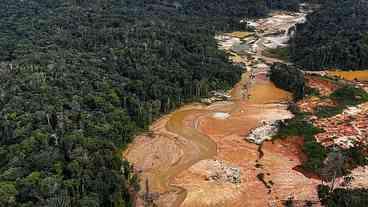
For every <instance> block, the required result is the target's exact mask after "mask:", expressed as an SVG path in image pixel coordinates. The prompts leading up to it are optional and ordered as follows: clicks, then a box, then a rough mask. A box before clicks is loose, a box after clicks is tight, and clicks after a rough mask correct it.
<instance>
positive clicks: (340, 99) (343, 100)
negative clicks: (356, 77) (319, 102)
mask: <svg viewBox="0 0 368 207" xmlns="http://www.w3.org/2000/svg"><path fill="white" fill-rule="evenodd" d="M330 98H331V99H332V100H333V101H334V102H335V103H336V106H323V107H318V108H317V109H316V115H317V116H318V117H332V116H335V115H337V114H341V113H342V112H343V110H344V109H345V108H346V107H347V106H355V105H358V104H361V103H364V102H366V101H368V93H367V92H365V91H364V90H363V89H361V88H358V87H355V86H353V85H346V86H343V87H341V88H339V89H337V90H336V91H334V92H333V93H332V94H331V95H330Z"/></svg>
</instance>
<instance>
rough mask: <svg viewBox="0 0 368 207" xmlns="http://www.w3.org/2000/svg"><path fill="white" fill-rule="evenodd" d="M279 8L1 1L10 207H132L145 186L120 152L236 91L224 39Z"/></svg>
mask: <svg viewBox="0 0 368 207" xmlns="http://www.w3.org/2000/svg"><path fill="white" fill-rule="evenodd" d="M282 2H284V1H282ZM290 2H291V3H292V2H295V3H296V1H292V0H290ZM270 3H272V5H268V4H270ZM279 4H281V2H278V3H277V2H276V1H264V0H254V1H241V0H232V1H207V0H206V1H192V0H178V1H170V0H167V1H161V0H126V1H125V0H123V1H122V0H90V1H83V0H27V1H23V0H13V1H1V2H0V63H1V64H0V206H7V207H8V206H9V207H12V206H17V207H18V206H19V207H20V206H22V207H26V206H27V207H28V206H60V205H61V204H62V206H73V207H82V206H88V207H94V206H109V207H110V206H114V207H123V206H130V205H131V202H132V201H131V200H130V195H129V192H132V191H133V190H137V188H138V187H139V186H138V181H137V177H136V176H134V175H132V174H131V171H132V167H131V166H130V165H129V164H128V163H127V162H126V161H122V160H121V158H120V154H119V152H120V149H123V148H125V147H126V145H127V143H129V142H130V141H131V139H132V136H133V135H134V134H136V133H138V132H140V131H142V130H145V129H147V127H148V125H149V124H150V123H151V122H152V121H153V120H154V119H155V118H157V117H159V116H160V115H161V114H163V113H166V112H169V111H170V110H173V109H174V108H175V107H177V106H179V105H180V104H182V103H185V102H187V101H192V100H195V99H198V98H200V97H202V96H206V95H207V93H208V91H210V90H214V89H226V88H230V87H231V86H232V85H233V84H234V83H235V82H236V81H237V80H238V79H239V77H240V74H241V72H242V69H241V68H239V67H236V66H233V65H232V64H230V63H229V61H228V58H227V55H226V54H225V53H224V52H222V51H220V50H218V49H217V44H216V41H215V40H214V38H213V37H214V35H215V34H216V32H221V31H231V30H239V29H243V28H244V25H240V24H239V20H240V17H244V16H246V15H265V14H266V12H267V11H268V8H269V6H272V7H273V8H277V7H278V5H279ZM282 5H283V6H281V7H280V8H292V7H293V6H290V5H293V3H292V4H290V5H289V4H288V5H289V6H286V7H285V6H284V3H282ZM223 6H229V8H226V9H224V8H223ZM230 6H231V8H230Z"/></svg>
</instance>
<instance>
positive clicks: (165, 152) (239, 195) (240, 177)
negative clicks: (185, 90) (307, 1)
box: [123, 14, 320, 207]
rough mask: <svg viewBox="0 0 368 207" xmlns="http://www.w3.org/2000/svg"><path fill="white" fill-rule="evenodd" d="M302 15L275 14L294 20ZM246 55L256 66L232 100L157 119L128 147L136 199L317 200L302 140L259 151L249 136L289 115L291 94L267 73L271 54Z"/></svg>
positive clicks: (165, 202) (166, 202)
mask: <svg viewBox="0 0 368 207" xmlns="http://www.w3.org/2000/svg"><path fill="white" fill-rule="evenodd" d="M300 15H302V14H298V15H295V16H288V18H280V14H278V15H277V18H279V19H281V20H282V19H285V21H286V22H285V24H290V22H289V21H290V19H292V18H293V17H295V18H300ZM269 18H270V19H271V20H272V18H273V17H272V16H271V17H269ZM271 20H270V21H271ZM261 22H264V20H262V21H261ZM267 22H269V21H267ZM278 22H279V24H281V23H280V20H279V21H278ZM292 22H293V21H292ZM293 23H295V22H293ZM279 24H278V25H279ZM260 25H261V26H262V24H260ZM267 25H268V24H267ZM268 26H269V25H268ZM269 29H270V31H272V32H274V30H275V28H269ZM262 31H267V27H266V28H262ZM264 34H266V33H265V32H264ZM233 38H235V37H233ZM259 38H260V39H261V40H262V38H263V37H262V36H260V37H259ZM260 42H262V41H260ZM260 42H258V43H256V45H259V44H261V43H260ZM256 51H259V48H258V49H256ZM257 54H258V52H257ZM241 57H242V58H243V59H242V62H246V63H247V65H252V66H251V67H250V68H251V70H250V71H248V72H245V73H244V75H243V77H242V79H241V81H240V82H239V83H238V84H237V85H236V86H235V87H234V89H233V90H232V91H231V92H230V93H229V94H230V95H231V99H230V100H229V101H226V102H217V103H214V104H211V105H209V106H206V105H201V104H191V105H188V106H185V107H182V108H180V109H178V110H177V111H175V112H173V113H171V114H169V115H167V116H165V117H163V118H161V119H160V120H157V121H156V122H155V123H154V124H153V125H152V126H151V128H150V133H147V134H142V135H140V136H138V137H137V138H136V139H135V140H134V142H133V143H132V144H131V145H130V146H129V147H128V149H127V150H126V151H125V152H124V153H123V156H124V157H125V158H126V159H127V160H128V161H130V162H131V163H132V164H133V165H134V167H135V170H136V172H137V173H138V174H139V176H140V180H141V186H142V190H141V192H140V195H141V196H140V198H141V200H138V201H137V203H136V206H143V198H145V200H146V202H148V201H149V202H151V201H153V202H154V203H155V204H156V205H157V206H160V207H161V206H185V207H187V206H188V207H189V206H190V207H198V206H231V207H233V206H251V207H253V206H254V207H257V206H259V207H264V206H282V202H283V201H285V200H287V199H288V198H291V197H292V198H293V199H296V200H311V201H317V200H318V196H317V192H316V186H317V185H318V184H320V181H319V180H318V179H313V178H308V177H306V176H304V175H303V174H302V173H300V172H299V171H297V170H296V167H297V166H298V165H300V164H301V162H302V160H303V159H304V156H303V154H302V152H301V150H300V145H301V143H300V141H298V140H301V139H286V140H279V141H275V142H270V141H267V142H264V143H263V145H262V148H261V150H260V146H259V145H256V144H253V143H250V142H248V141H246V140H245V137H246V136H247V135H248V133H250V130H252V129H254V128H256V127H259V126H260V125H262V122H264V121H269V120H280V119H285V117H291V116H292V115H291V114H290V112H289V111H287V105H286V104H283V103H284V102H286V101H290V100H291V98H292V97H291V94H290V93H288V92H286V91H283V90H281V89H279V88H277V87H276V86H275V85H274V84H273V83H272V82H271V81H269V80H268V78H267V76H266V75H265V74H266V73H267V70H268V69H269V66H268V65H265V64H264V63H265V62H270V61H271V62H272V61H273V60H270V59H266V58H265V59H266V60H263V58H262V57H259V56H257V57H256V58H249V56H248V57H243V56H241ZM147 197H148V199H147ZM318 205H319V204H318V202H317V203H316V204H315V206H318Z"/></svg>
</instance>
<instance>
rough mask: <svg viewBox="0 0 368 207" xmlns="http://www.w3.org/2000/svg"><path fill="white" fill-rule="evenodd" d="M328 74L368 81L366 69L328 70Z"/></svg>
mask: <svg viewBox="0 0 368 207" xmlns="http://www.w3.org/2000/svg"><path fill="white" fill-rule="evenodd" d="M328 73H329V75H332V76H337V77H340V78H343V79H346V80H350V81H352V80H358V81H368V70H361V71H330V72H328Z"/></svg>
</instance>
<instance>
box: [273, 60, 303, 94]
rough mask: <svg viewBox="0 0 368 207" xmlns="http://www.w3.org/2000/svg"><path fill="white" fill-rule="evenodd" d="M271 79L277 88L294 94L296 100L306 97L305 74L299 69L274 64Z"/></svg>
mask: <svg viewBox="0 0 368 207" xmlns="http://www.w3.org/2000/svg"><path fill="white" fill-rule="evenodd" d="M270 79H271V80H272V82H274V83H275V84H276V86H278V87H280V88H282V89H285V90H288V91H291V92H293V95H294V98H295V99H296V100H299V99H302V98H303V97H304V95H305V89H304V88H305V81H304V74H303V73H302V71H301V70H299V69H298V68H296V67H294V66H291V65H286V64H283V63H274V64H273V65H272V67H271V74H270Z"/></svg>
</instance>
